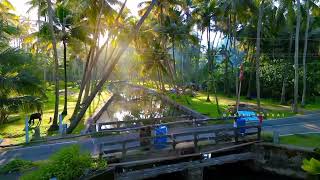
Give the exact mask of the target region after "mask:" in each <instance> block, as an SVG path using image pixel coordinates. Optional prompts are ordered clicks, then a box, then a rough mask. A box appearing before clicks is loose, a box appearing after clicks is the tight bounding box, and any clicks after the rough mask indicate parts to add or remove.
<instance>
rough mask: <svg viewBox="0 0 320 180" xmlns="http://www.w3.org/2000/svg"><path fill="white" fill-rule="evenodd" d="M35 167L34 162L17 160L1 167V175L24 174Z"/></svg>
mask: <svg viewBox="0 0 320 180" xmlns="http://www.w3.org/2000/svg"><path fill="white" fill-rule="evenodd" d="M35 166H36V165H35V164H34V163H33V162H32V161H26V160H21V159H15V160H12V161H10V162H9V163H8V164H6V165H4V166H2V167H0V174H8V173H12V172H23V171H25V170H28V169H30V168H33V167H35Z"/></svg>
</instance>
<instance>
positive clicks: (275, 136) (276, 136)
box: [273, 131, 280, 144]
mask: <svg viewBox="0 0 320 180" xmlns="http://www.w3.org/2000/svg"><path fill="white" fill-rule="evenodd" d="M279 142H280V140H279V132H278V131H273V143H274V144H279Z"/></svg>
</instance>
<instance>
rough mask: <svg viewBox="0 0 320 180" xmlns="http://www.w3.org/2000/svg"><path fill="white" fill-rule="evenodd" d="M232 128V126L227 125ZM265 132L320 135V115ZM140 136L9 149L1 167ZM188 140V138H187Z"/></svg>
mask: <svg viewBox="0 0 320 180" xmlns="http://www.w3.org/2000/svg"><path fill="white" fill-rule="evenodd" d="M212 126H215V127H217V128H219V126H224V127H225V126H226V125H212ZM227 126H232V125H227ZM202 128H207V127H197V128H175V129H172V130H169V133H175V132H181V131H183V132H188V131H194V130H195V129H197V130H199V129H202ZM263 131H267V132H273V131H278V132H279V134H280V135H290V134H297V133H316V132H318V133H320V113H314V114H309V115H299V116H294V117H289V118H283V119H277V120H267V121H265V122H264V123H263ZM137 136H138V134H136V133H134V134H130V135H118V136H112V137H110V136H106V137H99V138H80V139H78V140H69V141H64V142H58V143H52V144H43V145H34V146H30V147H18V148H14V149H8V150H6V151H2V152H0V166H1V165H3V164H6V163H7V162H9V161H10V160H12V159H16V158H19V159H25V160H31V161H36V160H44V159H47V158H48V157H49V156H50V155H51V154H53V153H54V152H56V151H58V150H59V149H61V148H62V147H66V146H69V145H72V144H78V145H80V147H81V149H82V150H84V151H88V152H91V154H92V155H95V154H97V152H98V151H97V150H98V149H97V144H100V143H101V142H110V141H120V140H122V139H128V138H133V137H137ZM185 138H188V137H185ZM191 138H192V137H191Z"/></svg>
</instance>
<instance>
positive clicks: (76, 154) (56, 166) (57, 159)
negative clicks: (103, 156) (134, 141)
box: [21, 145, 106, 180]
mask: <svg viewBox="0 0 320 180" xmlns="http://www.w3.org/2000/svg"><path fill="white" fill-rule="evenodd" d="M103 167H106V162H104V161H101V160H100V161H94V160H93V159H92V158H91V156H90V154H89V153H83V152H81V151H80V148H79V147H78V146H76V145H74V146H70V147H66V148H63V149H61V150H60V151H58V152H57V153H55V154H54V155H52V156H51V157H50V159H49V160H48V161H47V162H46V163H43V164H42V165H40V166H39V169H38V170H35V171H33V172H30V173H27V174H25V175H23V176H22V177H21V179H23V180H36V179H50V178H52V177H56V178H57V179H61V180H69V179H78V178H79V177H81V176H83V175H85V174H86V173H88V172H89V170H90V169H93V168H103Z"/></svg>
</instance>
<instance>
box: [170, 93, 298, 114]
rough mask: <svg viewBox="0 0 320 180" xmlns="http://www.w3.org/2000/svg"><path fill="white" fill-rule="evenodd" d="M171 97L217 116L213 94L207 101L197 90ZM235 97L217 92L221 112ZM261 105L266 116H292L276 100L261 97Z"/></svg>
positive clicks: (204, 95) (253, 104)
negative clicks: (191, 95)
mask: <svg viewBox="0 0 320 180" xmlns="http://www.w3.org/2000/svg"><path fill="white" fill-rule="evenodd" d="M168 96H169V97H171V99H173V100H175V101H177V102H178V103H180V104H183V105H185V106H187V107H189V108H191V109H194V110H196V111H198V112H200V113H202V114H204V115H207V116H209V117H219V114H218V110H217V105H216V102H215V98H214V95H213V94H210V100H211V101H210V102H207V101H206V100H207V94H205V93H203V92H197V95H196V96H195V97H190V96H186V95H179V96H177V95H174V94H168ZM235 99H236V98H235V97H226V96H224V95H221V94H219V95H218V100H219V105H220V109H221V112H222V113H226V112H227V109H228V105H232V104H235V103H236V102H235ZM240 101H241V103H245V104H249V105H252V106H255V103H256V102H255V100H248V99H246V98H245V97H241V99H240ZM261 106H262V108H263V109H265V111H266V113H267V115H268V118H272V119H273V118H282V117H288V116H293V115H294V114H293V113H292V112H291V109H290V107H289V106H283V105H279V104H278V103H277V102H275V101H272V100H269V99H262V100H261Z"/></svg>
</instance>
